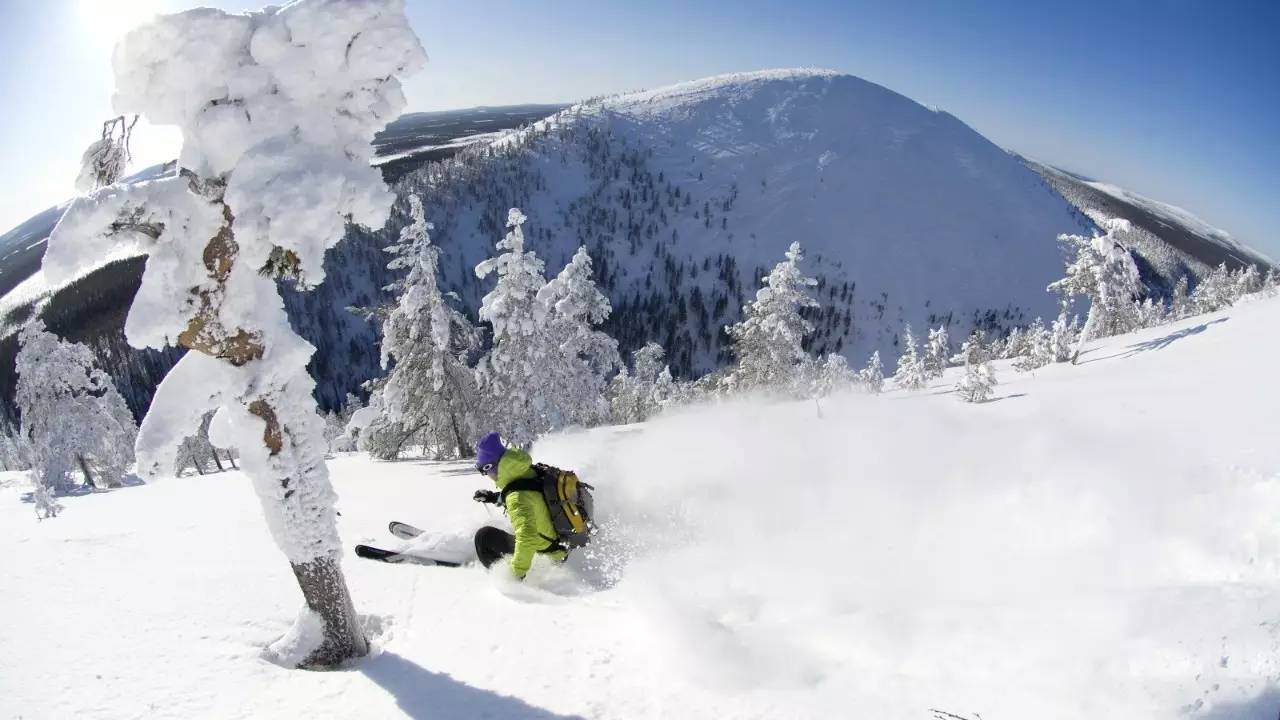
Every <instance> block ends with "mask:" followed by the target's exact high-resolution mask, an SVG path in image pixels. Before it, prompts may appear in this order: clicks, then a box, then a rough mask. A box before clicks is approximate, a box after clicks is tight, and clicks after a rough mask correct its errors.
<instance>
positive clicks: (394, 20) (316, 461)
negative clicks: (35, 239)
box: [45, 0, 425, 666]
mask: <svg viewBox="0 0 1280 720" xmlns="http://www.w3.org/2000/svg"><path fill="white" fill-rule="evenodd" d="M424 61H425V54H424V53H423V50H422V47H421V46H420V45H419V43H418V40H417V38H416V37H415V36H414V34H413V31H412V30H411V29H410V28H409V25H408V22H407V20H406V18H405V15H404V6H403V2H402V0H362V1H361V2H351V1H344V0H300V1H299V2H295V3H291V4H289V5H287V6H284V7H270V8H267V9H265V10H263V11H261V12H255V13H247V14H241V15H231V14H227V13H224V12H222V11H219V10H212V9H207V8H202V9H197V10H191V11H188V12H184V13H179V14H176V15H168V16H162V17H159V18H157V19H156V20H155V21H153V22H151V23H149V24H147V25H144V26H142V27H140V28H138V29H136V30H134V31H132V32H131V33H129V34H128V35H127V36H126V37H125V38H124V40H122V41H121V43H120V45H119V46H118V47H117V48H116V53H115V60H114V69H115V76H116V95H115V103H116V109H117V111H120V112H136V113H139V114H142V115H145V116H147V118H148V119H149V120H150V121H151V122H152V123H155V124H161V125H165V124H168V125H177V126H179V128H180V129H181V130H182V133H183V147H182V152H181V155H180V157H179V166H180V167H181V168H182V170H181V172H180V173H179V174H178V175H177V176H175V177H169V178H164V179H161V180H157V181H153V182H150V183H143V184H140V185H136V186H131V187H127V188H125V187H118V186H112V187H108V188H106V189H104V190H102V191H99V192H97V193H94V194H93V195H90V196H88V197H85V198H81V199H79V200H77V201H76V202H75V203H73V204H72V206H71V207H70V208H69V209H68V211H67V213H66V215H64V217H63V218H62V220H61V221H60V222H59V223H58V226H57V227H56V228H55V229H54V232H53V235H52V236H51V237H50V240H49V249H48V252H47V253H46V255H45V274H46V276H48V277H49V279H50V280H51V281H53V282H59V281H60V280H65V279H68V278H70V277H72V276H74V275H75V274H76V273H77V271H78V270H79V269H80V267H81V265H82V263H83V262H84V261H85V259H86V258H92V257H96V256H100V255H101V254H103V253H104V251H106V250H108V249H111V248H113V247H115V246H117V245H120V244H123V243H128V244H132V245H135V246H137V248H138V249H139V250H141V251H142V252H145V253H146V254H147V255H148V259H147V269H146V272H145V274H144V275H143V278H142V285H141V287H140V288H139V290H138V293H137V295H136V297H135V299H134V302H133V305H132V307H131V308H130V312H129V316H128V319H127V321H126V324H125V332H126V335H127V337H128V339H129V342H130V343H131V344H133V345H134V346H137V347H157V348H158V347H163V346H165V345H168V344H171V343H173V342H175V341H176V342H177V343H178V344H181V345H183V346H185V347H187V348H189V349H190V350H192V352H189V353H187V354H186V355H185V356H184V357H183V359H182V360H181V361H180V362H179V363H178V365H177V366H176V367H174V368H173V370H172V371H171V372H170V373H169V375H168V376H167V377H166V378H165V379H164V381H163V382H162V383H161V384H160V387H159V388H158V389H157V393H156V397H155V400H154V402H153V403H152V406H151V411H150V413H149V414H148V415H147V417H146V419H145V420H144V422H143V427H142V429H141V432H140V434H139V438H138V451H139V455H140V466H144V467H146V468H157V467H158V468H169V467H172V464H173V460H174V454H175V453H176V450H177V448H178V446H179V444H180V442H181V440H182V437H183V436H184V435H185V434H187V433H188V432H190V431H191V430H192V429H194V428H195V427H196V426H197V424H198V423H199V421H200V418H201V416H202V415H203V414H204V413H205V412H207V411H209V410H216V411H217V413H216V415H215V416H214V420H213V423H212V426H211V428H210V431H211V437H212V440H213V442H214V443H215V444H218V445H226V446H234V447H236V448H237V449H238V450H239V452H240V456H241V460H242V464H243V468H244V471H245V473H246V475H248V476H249V477H250V478H251V479H252V480H253V483H254V486H255V488H256V490H257V492H258V494H259V497H260V499H261V502H262V507H263V511H264V514H265V515H266V519H267V524H268V526H269V527H270V529H271V532H272V536H273V537H274V539H275V541H276V543H277V545H279V547H280V548H281V550H283V551H284V553H285V555H286V557H287V558H288V560H289V562H290V564H291V565H292V566H293V569H294V574H295V576H296V577H297V578H298V581H299V585H300V587H301V589H302V593H303V596H304V598H305V600H306V603H307V605H308V606H309V607H310V608H311V610H313V611H314V612H315V613H316V614H318V615H319V616H320V617H321V618H322V619H323V622H324V634H323V642H321V643H320V644H319V645H318V646H317V647H315V648H313V649H311V652H310V653H309V654H308V657H307V658H306V659H305V660H304V662H303V664H304V665H306V666H331V665H334V664H337V663H339V662H341V661H342V660H344V659H346V658H350V657H355V656H359V655H363V654H364V653H365V652H367V649H368V645H367V643H366V641H365V639H364V636H363V634H362V632H361V630H360V628H359V626H358V624H357V622H356V616H355V612H354V610H353V609H352V604H351V599H350V596H349V594H348V593H347V589H346V584H345V582H344V581H343V579H342V571H341V567H340V565H339V559H340V557H341V546H340V543H339V539H338V533H337V526H336V523H335V515H334V513H335V511H334V493H333V489H332V487H331V485H330V483H329V478H328V473H327V470H326V467H325V465H324V455H325V451H326V447H325V442H324V432H323V420H322V419H321V418H320V416H319V415H318V414H317V413H316V409H315V401H314V400H313V399H312V389H313V388H314V385H315V383H314V381H313V380H312V379H311V377H310V376H308V375H307V373H306V371H305V367H306V363H307V360H308V358H309V357H310V356H311V354H312V353H313V351H314V348H313V347H312V346H311V345H309V344H308V343H307V342H305V341H304V340H302V339H301V338H300V337H298V336H297V335H296V334H295V333H294V332H293V330H292V329H291V328H290V325H289V322H288V318H287V317H286V315H285V312H284V305H283V301H282V300H281V298H280V295H279V293H278V291H277V287H276V283H277V282H278V281H279V280H281V279H287V280H290V281H293V282H295V283H297V284H298V285H300V286H302V287H306V286H314V285H317V284H319V283H320V282H322V281H323V280H324V271H323V264H322V263H323V259H324V252H325V250H326V249H328V248H329V247H331V246H332V245H333V244H334V243H336V242H337V241H338V240H340V239H341V238H342V236H343V232H344V229H345V226H346V224H347V223H348V222H353V223H357V224H360V225H365V226H368V227H379V226H381V225H382V224H383V223H384V222H385V221H386V218H387V215H388V212H389V210H390V206H391V200H392V196H391V193H389V192H388V190H387V188H386V186H385V185H384V184H383V183H382V179H381V177H380V175H379V174H378V172H377V171H376V170H375V169H373V168H371V167H370V165H369V160H370V158H371V156H372V148H371V147H370V144H369V141H370V139H371V138H372V137H373V134H374V133H375V132H377V131H378V130H379V129H381V128H382V127H384V126H385V125H386V123H387V122H388V121H390V120H391V119H392V118H394V117H395V116H396V115H397V114H398V113H399V111H400V110H401V109H402V108H403V106H404V98H403V94H402V92H401V89H400V83H399V80H398V79H397V76H399V75H402V74H405V73H408V72H412V71H414V70H416V69H417V68H418V67H420V66H421V65H422V64H423V62H424Z"/></svg>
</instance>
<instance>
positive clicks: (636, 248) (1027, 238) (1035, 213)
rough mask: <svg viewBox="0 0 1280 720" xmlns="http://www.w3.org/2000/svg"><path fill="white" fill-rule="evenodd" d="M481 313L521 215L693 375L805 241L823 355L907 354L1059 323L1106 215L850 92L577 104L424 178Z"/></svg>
mask: <svg viewBox="0 0 1280 720" xmlns="http://www.w3.org/2000/svg"><path fill="white" fill-rule="evenodd" d="M398 189H399V191H400V192H402V193H404V192H410V191H413V192H419V193H421V194H422V195H423V196H424V201H425V204H426V206H427V208H428V212H429V213H430V215H431V219H432V220H433V221H434V222H435V224H436V231H435V233H434V235H433V237H434V238H435V240H436V242H438V243H439V244H440V245H441V247H442V248H443V249H444V252H445V255H446V261H445V262H444V266H445V273H446V280H445V282H446V285H449V286H451V287H452V288H453V289H454V290H456V291H458V292H459V293H460V295H461V296H462V297H463V298H464V299H465V300H466V301H467V303H468V304H469V305H471V306H473V307H474V305H475V304H476V302H477V301H478V298H479V296H480V295H481V294H482V293H483V292H484V290H485V286H483V285H482V284H479V283H477V282H476V280H475V278H474V277H473V276H472V274H471V272H470V268H471V267H473V266H474V265H475V264H476V263H477V262H479V261H480V260H482V259H483V258H484V257H486V256H487V254H488V253H489V252H491V248H492V245H493V242H494V241H495V240H497V239H498V238H499V237H500V220H501V219H502V218H504V217H505V212H506V208H507V207H510V206H512V205H518V206H520V207H521V208H522V209H524V211H525V213H526V214H527V215H528V216H529V218H530V221H529V224H528V225H527V226H526V228H527V230H526V232H527V233H528V234H529V236H530V238H531V240H530V243H529V244H530V247H531V248H532V249H534V250H535V251H537V252H538V253H539V254H541V255H543V256H544V257H545V258H546V260H547V261H548V266H549V268H558V267H559V266H560V265H562V264H563V263H564V262H565V261H566V260H567V259H568V257H569V256H570V254H572V252H573V251H574V250H575V249H576V248H577V247H578V246H579V245H583V246H586V247H587V249H588V250H589V251H591V253H592V255H593V256H594V257H596V259H597V262H598V267H599V268H600V271H599V276H600V279H601V280H602V281H603V284H604V285H605V286H606V288H607V290H608V293H609V294H610V296H611V297H612V299H613V302H614V305H615V308H616V311H615V316H614V319H613V320H612V321H611V323H610V326H609V330H610V331H611V332H613V334H614V335H615V336H616V337H618V338H619V340H620V341H621V342H622V344H623V347H624V349H630V348H634V347H638V345H639V344H640V343H642V342H644V341H646V340H657V341H659V342H662V343H663V344H664V345H666V346H667V348H668V350H669V351H670V355H671V357H672V359H673V361H674V365H675V368H676V369H677V370H678V371H679V372H681V373H683V374H686V375H688V374H696V373H701V372H705V371H708V370H711V369H713V368H715V367H716V366H717V365H719V364H722V363H723V362H724V361H725V360H726V359H727V355H726V353H725V347H724V343H723V338H722V336H721V335H720V332H719V329H720V327H722V326H723V325H724V324H725V323H728V322H732V321H734V320H736V319H737V317H738V315H739V311H740V307H741V304H742V301H743V300H744V299H746V298H747V297H748V296H749V295H750V294H752V293H753V292H754V290H755V288H756V287H757V282H758V280H759V277H760V275H761V273H762V271H763V269H764V268H766V267H770V266H772V265H773V264H775V263H776V262H778V261H780V260H781V258H782V254H783V252H784V251H785V249H786V247H787V246H788V245H789V244H790V243H791V242H792V241H799V242H801V243H802V244H803V245H804V247H805V250H806V252H807V255H808V257H809V258H810V259H811V261H810V269H811V270H812V272H813V273H814V274H816V275H817V277H818V278H819V280H820V282H821V285H820V293H819V296H820V297H819V300H820V301H821V303H822V305H823V308H822V309H821V310H820V311H818V313H817V315H816V321H817V324H818V332H817V334H816V335H815V337H814V338H813V339H812V343H811V345H812V349H813V350H815V351H817V352H843V353H845V354H846V355H848V356H849V357H850V359H851V360H853V361H855V362H861V361H862V360H864V359H865V357H866V355H868V354H869V353H870V352H871V351H873V350H880V351H881V352H882V353H883V354H886V355H888V356H889V357H892V356H894V355H896V352H895V346H896V338H897V334H898V333H899V332H900V330H901V328H902V324H903V323H904V322H911V323H913V324H914V325H915V326H916V327H917V329H921V328H923V326H925V325H937V324H940V323H944V322H946V323H950V324H951V326H952V334H953V335H962V334H964V333H967V332H968V331H969V330H970V329H971V328H973V327H975V326H979V325H982V326H988V327H992V328H997V329H998V328H1007V327H1010V326H1012V325H1014V324H1019V323H1025V322H1029V321H1030V320H1032V319H1033V318H1034V317H1036V316H1037V315H1045V316H1047V315H1049V314H1051V313H1053V312H1054V302H1053V299H1052V298H1051V297H1050V296H1049V295H1048V294H1046V292H1045V286H1046V285H1048V284H1049V282H1051V281H1052V280H1054V279H1055V278H1056V277H1058V275H1059V274H1060V273H1061V267H1062V262H1061V255H1060V252H1059V250H1058V248H1057V246H1056V244H1055V242H1054V239H1055V238H1056V236H1057V235H1058V234H1059V233H1063V232H1087V231H1088V230H1090V229H1091V228H1092V225H1091V223H1090V222H1089V221H1088V219H1087V218H1085V217H1084V216H1082V215H1081V214H1079V213H1077V212H1076V211H1075V209H1074V208H1073V207H1072V206H1071V205H1070V204H1068V203H1067V202H1065V201H1064V200H1063V199H1062V198H1061V197H1060V196H1059V195H1058V194H1057V193H1055V192H1054V191H1053V190H1052V189H1051V188H1049V187H1048V186H1047V185H1046V184H1045V182H1044V181H1043V180H1042V179H1041V178H1040V177H1039V176H1038V175H1036V174H1035V173H1034V172H1032V171H1030V170H1029V169H1028V168H1027V167H1026V166H1024V165H1023V164H1022V163H1021V162H1019V160H1018V159H1017V158H1016V157H1014V156H1011V155H1010V154H1009V153H1007V152H1005V151H1003V150H1001V149H1000V148H998V147H996V146H995V145H993V144H992V143H991V142H990V141H988V140H986V139H985V138H983V137H982V136H981V135H979V134H978V133H976V132H975V131H973V130H972V129H971V128H969V127H968V126H966V125H965V124H964V123H962V122H960V121H959V120H957V119H956V118H955V117H952V116H951V115H948V114H946V113H944V112H939V111H936V110H931V109H929V108H926V107H924V106H922V105H919V104H918V103H916V102H914V101H912V100H910V99H908V98H905V97H903V96H901V95H898V94H897V93H894V92H892V91H890V90H887V89H885V88H883V87H880V86H878V85H875V84H872V83H869V82H866V81H864V80H861V79H858V78H856V77H852V76H849V75H840V74H837V73H833V72H827V71H810V70H782V71H766V72H757V73H747V74H735V75H725V76H720V77H714V78H708V79H705V80H699V81H695V82H690V83H683V84H680V85H674V86H671V87H668V88H662V89H658V90H652V91H647V92H641V93H635V94H629V95H621V96H616V97H611V98H605V99H603V100H598V101H594V102H589V103H585V104H582V105H578V106H574V107H571V108H569V109H566V110H564V111H561V112H559V113H557V114H556V115H554V116H552V117H551V118H549V119H548V120H546V121H544V122H541V123H537V124H535V125H534V126H533V127H531V128H529V129H527V130H525V131H523V132H521V133H519V134H516V135H512V136H508V137H503V138H500V139H498V140H496V141H494V142H493V143H491V144H489V145H488V146H480V145H476V146H472V147H471V148H468V149H467V150H465V151H463V152H462V153H460V154H459V155H457V156H456V157H455V158H454V159H453V160H452V161H450V162H448V163H445V164H443V165H439V166H431V167H427V168H424V169H422V170H419V171H418V172H416V173H413V174H410V175H409V176H407V177H406V178H405V179H404V180H402V181H401V184H400V187H399V188H398Z"/></svg>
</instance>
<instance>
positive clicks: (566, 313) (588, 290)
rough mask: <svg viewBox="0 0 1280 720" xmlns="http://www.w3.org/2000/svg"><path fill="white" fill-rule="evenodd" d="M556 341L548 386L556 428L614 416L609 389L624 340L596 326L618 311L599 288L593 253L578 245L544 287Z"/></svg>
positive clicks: (540, 293)
mask: <svg viewBox="0 0 1280 720" xmlns="http://www.w3.org/2000/svg"><path fill="white" fill-rule="evenodd" d="M537 298H538V302H539V303H541V304H542V306H543V307H544V308H545V313H546V327H545V332H546V333H547V335H548V339H549V340H550V349H551V350H552V351H553V352H552V354H551V366H550V368H548V369H549V370H550V371H551V375H552V378H553V379H552V383H553V384H552V386H551V388H549V389H548V400H549V401H550V403H549V409H550V410H551V417H550V422H551V426H552V427H562V426H564V425H568V424H578V425H594V424H597V423H600V422H603V421H604V420H605V418H607V417H608V414H609V403H608V401H607V400H606V399H605V390H606V388H607V385H608V380H609V376H611V375H612V374H613V373H614V372H615V371H616V370H617V369H618V367H619V366H620V365H621V364H622V361H621V359H620V358H619V356H618V342H617V341H616V340H614V339H613V338H611V337H609V336H608V335H607V334H606V333H604V332H602V331H600V330H596V329H595V328H596V326H598V325H600V323H603V322H604V321H605V320H607V319H608V318H609V313H611V312H612V311H613V308H612V306H611V305H610V304H609V298H607V297H605V296H604V293H602V292H600V289H599V288H598V287H596V283H595V280H594V279H593V276H592V268H591V256H590V255H588V254H587V249H586V248H585V247H580V248H578V251H577V252H576V253H574V255H573V259H572V260H570V261H569V264H568V265H565V267H564V269H563V270H561V271H560V274H559V275H557V276H556V277H554V278H552V280H551V281H550V282H548V283H547V284H546V285H544V286H543V287H542V289H541V290H539V291H538V295H537Z"/></svg>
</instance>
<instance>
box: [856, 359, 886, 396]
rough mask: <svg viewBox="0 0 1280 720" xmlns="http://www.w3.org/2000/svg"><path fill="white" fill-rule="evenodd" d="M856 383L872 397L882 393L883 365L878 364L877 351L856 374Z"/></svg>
mask: <svg viewBox="0 0 1280 720" xmlns="http://www.w3.org/2000/svg"><path fill="white" fill-rule="evenodd" d="M858 382H860V383H862V387H863V388H864V389H865V390H866V391H867V392H869V393H871V394H873V395H875V394H879V393H880V392H883V391H884V365H882V364H881V363H880V351H879V350H877V351H875V352H873V353H871V358H870V359H868V360H867V366H866V367H864V368H863V369H862V370H861V371H859V372H858Z"/></svg>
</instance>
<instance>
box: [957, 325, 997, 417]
mask: <svg viewBox="0 0 1280 720" xmlns="http://www.w3.org/2000/svg"><path fill="white" fill-rule="evenodd" d="M986 340H987V339H986V333H984V332H983V331H982V330H974V331H973V333H972V334H971V335H969V339H968V340H965V341H964V344H963V345H962V346H961V347H960V353H959V357H961V358H963V361H964V376H963V377H961V378H960V382H958V383H956V394H957V395H958V396H959V397H960V399H961V400H964V401H965V402H986V401H987V400H989V399H990V398H991V394H992V392H993V389H994V388H995V386H996V374H995V370H993V369H992V367H991V351H990V349H989V348H988V347H987V344H986Z"/></svg>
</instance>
